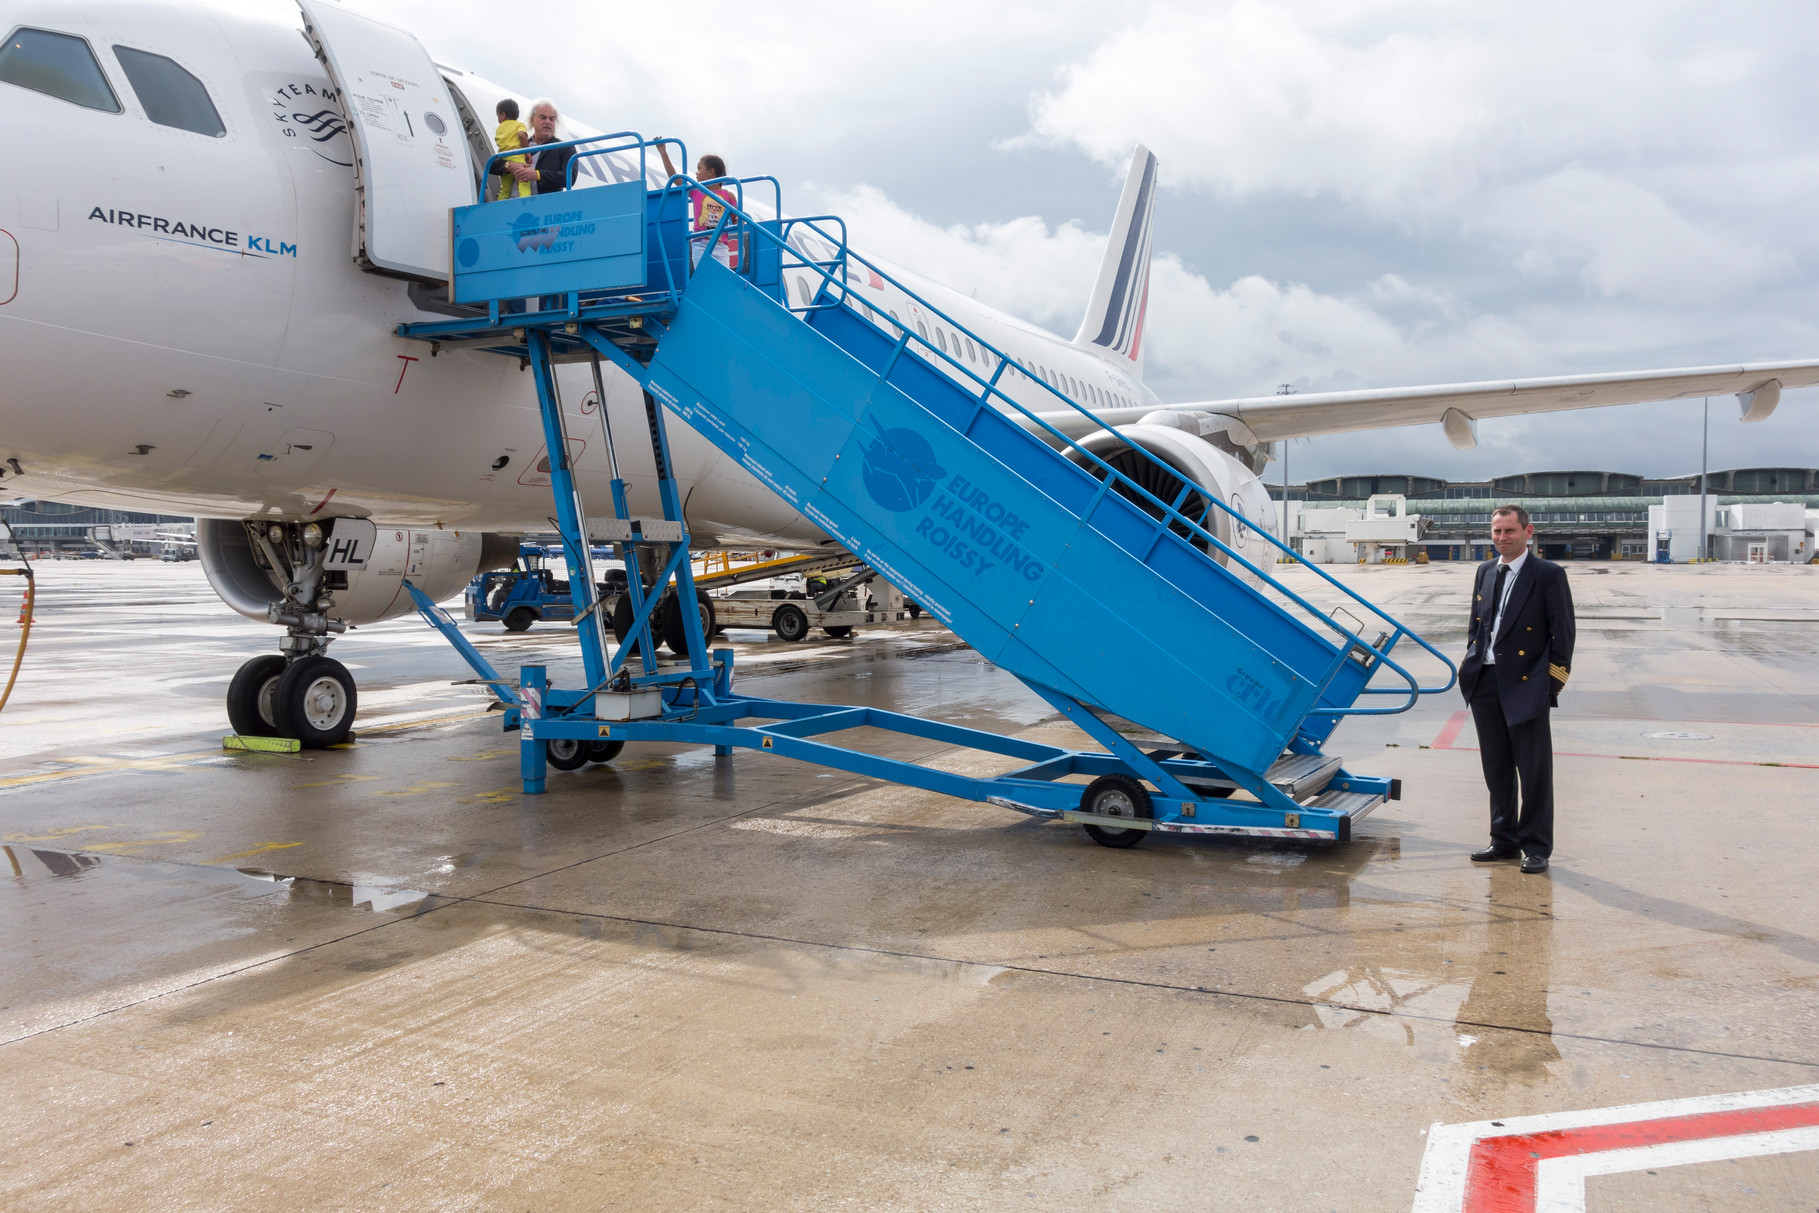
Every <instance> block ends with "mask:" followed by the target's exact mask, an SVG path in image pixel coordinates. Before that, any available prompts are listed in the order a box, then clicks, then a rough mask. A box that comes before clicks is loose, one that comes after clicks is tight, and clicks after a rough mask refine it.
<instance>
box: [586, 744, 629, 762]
mask: <svg viewBox="0 0 1819 1213" xmlns="http://www.w3.org/2000/svg"><path fill="white" fill-rule="evenodd" d="M623 749H625V743H624V742H623V741H590V742H588V743H587V760H588V761H589V762H611V761H612V760H613V759H615V758H617V757H619V752H620V751H621V750H623Z"/></svg>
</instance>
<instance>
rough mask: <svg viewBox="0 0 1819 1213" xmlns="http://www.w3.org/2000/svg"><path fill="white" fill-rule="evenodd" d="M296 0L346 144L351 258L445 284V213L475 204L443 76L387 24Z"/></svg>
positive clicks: (323, 0)
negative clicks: (337, 102)
mask: <svg viewBox="0 0 1819 1213" xmlns="http://www.w3.org/2000/svg"><path fill="white" fill-rule="evenodd" d="M297 2H298V5H299V7H301V8H302V9H303V18H304V29H305V32H306V33H307V34H308V35H309V39H310V43H311V44H312V45H313V46H314V47H315V48H316V56H317V58H319V59H321V60H322V64H323V66H324V67H326V68H327V69H328V74H329V79H330V80H332V81H333V82H334V85H335V87H336V88H337V89H339V90H340V92H341V108H342V109H343V110H344V111H345V112H346V114H347V120H348V125H349V127H350V128H351V134H352V137H353V142H354V186H355V203H354V205H355V208H356V209H355V215H354V260H356V261H358V262H359V263H360V265H361V267H362V268H363V269H368V270H373V271H376V272H379V273H385V274H395V275H399V276H401V277H406V278H421V279H425V280H428V281H432V282H445V281H447V280H448V277H449V248H448V224H449V208H450V207H456V206H466V205H468V204H469V203H471V202H473V201H474V197H473V193H474V176H473V172H474V170H473V168H472V166H470V165H469V164H468V153H467V149H466V147H464V146H463V135H462V129H461V116H460V115H459V114H458V113H457V112H456V109H455V104H454V102H453V100H452V99H451V98H450V96H449V91H448V85H447V84H446V83H444V81H443V79H442V73H441V72H439V71H438V70H436V65H435V64H434V63H433V62H431V61H430V57H429V53H428V52H427V51H425V50H424V49H423V47H422V45H421V44H420V43H418V41H417V39H416V38H415V37H413V36H412V35H411V34H410V33H408V32H407V31H405V30H401V29H399V28H398V27H397V26H395V25H388V24H387V23H385V22H383V21H375V20H374V19H373V18H371V17H364V16H361V15H359V14H358V13H354V12H350V11H349V10H347V9H345V8H343V7H342V6H341V5H339V4H337V3H334V0H297Z"/></svg>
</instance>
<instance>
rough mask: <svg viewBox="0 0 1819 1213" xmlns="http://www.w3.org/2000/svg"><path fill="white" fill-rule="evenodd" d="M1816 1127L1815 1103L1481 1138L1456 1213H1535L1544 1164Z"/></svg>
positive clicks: (1474, 1147)
mask: <svg viewBox="0 0 1819 1213" xmlns="http://www.w3.org/2000/svg"><path fill="white" fill-rule="evenodd" d="M1814 1125H1819V1103H1806V1104H1783V1105H1782V1106H1780V1107H1773V1108H1737V1109H1734V1110H1731V1111H1726V1112H1703V1113H1698V1114H1695V1115H1692V1116H1674V1117H1667V1118H1664V1119H1660V1120H1637V1121H1630V1122H1629V1123H1627V1124H1610V1125H1588V1126H1586V1127H1585V1128H1582V1129H1553V1130H1549V1131H1547V1132H1542V1133H1517V1134H1511V1135H1510V1136H1508V1137H1485V1138H1481V1139H1479V1140H1478V1141H1477V1142H1475V1143H1473V1145H1472V1152H1471V1158H1470V1161H1469V1162H1468V1163H1467V1164H1466V1166H1467V1170H1466V1179H1465V1183H1466V1188H1465V1205H1464V1208H1463V1210H1462V1213H1535V1199H1536V1191H1535V1180H1536V1176H1537V1174H1538V1173H1539V1170H1540V1164H1541V1161H1542V1160H1543V1159H1547V1158H1564V1157H1566V1156H1568V1155H1573V1154H1600V1153H1603V1152H1604V1151H1606V1150H1627V1149H1631V1148H1633V1147H1635V1146H1654V1145H1666V1144H1669V1143H1671V1142H1690V1141H1705V1140H1707V1139H1709V1138H1714V1137H1738V1136H1742V1135H1743V1134H1746V1133H1773V1132H1777V1131H1779V1130H1783V1129H1804V1128H1808V1127H1810V1126H1814Z"/></svg>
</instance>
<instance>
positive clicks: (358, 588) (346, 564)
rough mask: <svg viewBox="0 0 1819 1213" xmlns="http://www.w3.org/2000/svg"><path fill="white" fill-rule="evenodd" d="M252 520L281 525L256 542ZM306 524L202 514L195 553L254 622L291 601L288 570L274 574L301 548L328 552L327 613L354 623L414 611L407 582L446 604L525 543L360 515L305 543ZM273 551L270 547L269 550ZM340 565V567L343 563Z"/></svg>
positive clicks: (328, 523) (324, 525) (230, 601)
mask: <svg viewBox="0 0 1819 1213" xmlns="http://www.w3.org/2000/svg"><path fill="white" fill-rule="evenodd" d="M249 525H250V526H252V527H258V528H261V529H262V530H269V529H271V528H276V529H277V531H276V533H274V534H272V535H271V537H270V538H269V539H268V540H267V542H266V543H265V544H257V545H256V541H255V536H254V535H253V534H252V533H250V532H249ZM308 525H310V524H306V523H295V522H292V523H268V522H264V521H257V522H253V523H251V524H249V523H246V522H242V521H240V520H239V519H230V518H198V519H197V520H196V550H197V553H198V555H199V556H200V557H201V560H202V570H203V572H204V573H206V574H207V575H208V582H209V584H210V585H211V586H213V587H214V590H215V593H217V594H219V595H220V596H221V601H223V602H225V603H226V604H227V605H228V606H230V607H232V608H234V610H236V611H238V612H240V613H241V614H242V615H245V616H246V617H247V618H249V619H258V620H261V621H264V622H274V620H273V617H272V612H273V608H275V607H278V606H280V605H282V604H283V603H284V601H285V597H286V595H285V585H284V582H285V572H284V571H283V570H282V568H280V571H278V572H275V573H274V572H272V571H271V569H272V566H273V561H272V555H273V554H276V555H278V556H279V561H278V563H279V565H280V566H282V565H283V564H284V563H285V561H286V560H287V559H289V558H290V557H291V556H292V555H294V554H296V553H303V552H311V553H313V552H315V551H317V550H320V551H321V553H322V554H323V557H324V560H325V563H326V565H327V567H326V569H325V570H323V571H322V574H321V588H320V591H319V592H320V593H321V594H323V595H326V596H327V597H328V598H329V599H330V600H331V601H332V602H333V606H332V607H331V608H329V609H328V610H327V611H326V612H325V613H326V614H327V615H329V616H331V617H333V618H335V619H339V620H342V621H344V622H346V623H350V624H363V623H377V622H379V621H380V620H382V619H393V618H396V617H397V616H399V615H403V614H405V613H406V612H408V611H410V610H411V609H413V604H412V602H411V597H410V595H409V594H407V593H405V592H404V579H405V578H406V577H408V578H410V581H411V584H412V585H414V586H416V587H417V588H418V589H420V590H422V591H423V592H424V593H425V594H428V595H429V596H430V598H431V599H433V600H434V601H436V602H441V601H442V600H443V599H445V598H448V597H451V596H453V595H454V594H457V593H459V592H460V591H461V588H462V587H463V586H465V585H466V584H467V583H468V580H469V579H470V578H472V577H473V575H474V574H475V573H477V572H479V571H481V570H482V569H495V568H506V567H509V566H510V565H511V563H512V562H513V561H514V560H515V559H516V558H517V555H518V540H517V538H516V537H515V536H511V535H496V534H492V533H488V532H481V531H448V530H437V529H434V528H429V529H413V528H410V527H386V526H379V527H375V526H374V524H373V523H371V522H368V521H367V520H365V519H361V518H347V519H339V518H337V519H323V520H322V521H321V522H320V523H317V524H315V525H317V526H318V527H320V528H321V529H320V532H319V538H318V537H312V538H314V539H315V542H314V544H313V545H312V546H307V547H306V546H305V545H304V542H303V539H302V535H301V529H302V528H304V527H306V526H308ZM268 549H269V550H268ZM337 566H339V567H337Z"/></svg>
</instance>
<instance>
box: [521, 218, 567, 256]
mask: <svg viewBox="0 0 1819 1213" xmlns="http://www.w3.org/2000/svg"><path fill="white" fill-rule="evenodd" d="M512 240H513V241H514V242H516V243H517V246H518V251H519V252H520V253H528V252H530V251H531V250H532V249H536V250H537V251H539V252H541V251H543V250H544V249H547V248H548V247H550V245H552V244H554V243H556V229H555V228H553V227H547V226H545V225H544V222H543V219H542V217H541V216H539V215H537V214H535V213H534V212H531V211H525V212H524V213H523V214H522V215H519V216H518V217H517V218H516V219H514V220H512Z"/></svg>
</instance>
